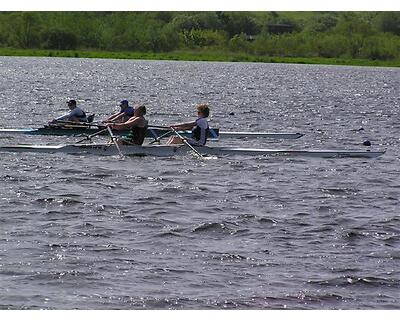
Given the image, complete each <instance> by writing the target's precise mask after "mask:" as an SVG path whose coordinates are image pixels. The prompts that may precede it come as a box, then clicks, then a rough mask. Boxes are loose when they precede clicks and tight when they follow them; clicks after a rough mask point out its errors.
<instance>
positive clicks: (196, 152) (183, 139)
mask: <svg viewBox="0 0 400 320" xmlns="http://www.w3.org/2000/svg"><path fill="white" fill-rule="evenodd" d="M171 130H172V131H173V132H174V133H175V134H176V135H177V136H178V137H179V138H181V139H182V141H183V143H185V144H186V145H187V146H188V147H189V148H190V149H192V150H193V152H194V153H195V154H196V155H197V156H198V157H199V158H200V159H202V160H204V157H203V156H202V155H201V153H200V152H198V151H197V150H196V149H195V148H194V147H193V146H192V145H191V144H190V143H189V142H187V140H186V139H185V138H184V137H182V135H181V134H180V133H179V132H178V131H176V130H175V129H174V128H173V127H171Z"/></svg>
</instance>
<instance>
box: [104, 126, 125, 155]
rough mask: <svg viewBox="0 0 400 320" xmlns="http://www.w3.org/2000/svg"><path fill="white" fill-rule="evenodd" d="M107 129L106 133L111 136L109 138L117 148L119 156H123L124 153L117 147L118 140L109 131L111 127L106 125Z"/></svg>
mask: <svg viewBox="0 0 400 320" xmlns="http://www.w3.org/2000/svg"><path fill="white" fill-rule="evenodd" d="M107 130H108V133H109V134H110V136H111V140H112V141H113V142H114V144H115V146H116V147H117V149H118V152H119V155H120V156H121V158H124V154H123V153H122V151H121V148H120V147H119V145H118V142H117V140H116V138H115V136H114V135H113V133H112V131H111V128H110V127H109V126H107Z"/></svg>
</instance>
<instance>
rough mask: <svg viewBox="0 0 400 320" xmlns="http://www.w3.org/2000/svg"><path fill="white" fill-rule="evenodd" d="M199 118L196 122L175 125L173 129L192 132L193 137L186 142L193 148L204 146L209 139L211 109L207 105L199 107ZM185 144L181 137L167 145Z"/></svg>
mask: <svg viewBox="0 0 400 320" xmlns="http://www.w3.org/2000/svg"><path fill="white" fill-rule="evenodd" d="M197 115H198V118H197V119H196V121H192V122H186V123H181V124H175V125H172V126H171V127H172V128H174V129H175V130H192V137H191V138H187V139H186V141H187V142H188V143H190V144H191V145H193V146H204V145H205V144H206V142H207V137H208V134H209V131H210V128H209V126H208V122H207V119H206V118H207V117H208V116H209V115H210V108H209V107H208V105H206V104H200V105H198V106H197ZM181 143H183V141H182V139H181V138H180V137H171V138H170V139H169V140H168V142H167V144H181Z"/></svg>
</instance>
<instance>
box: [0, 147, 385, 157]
mask: <svg viewBox="0 0 400 320" xmlns="http://www.w3.org/2000/svg"><path fill="white" fill-rule="evenodd" d="M119 147H120V151H119V150H118V149H117V147H116V146H115V145H114V144H67V145H23V144H19V145H4V146H0V152H40V153H55V152H62V153H69V154H95V155H118V154H119V153H120V152H121V153H122V154H123V155H125V156H160V157H171V156H175V155H184V154H187V153H188V152H192V150H191V149H190V148H189V147H188V146H186V145H184V144H182V145H144V146H137V145H121V146H119ZM196 151H197V152H199V153H200V154H201V155H206V156H207V155H210V156H220V155H247V156H284V157H317V158H376V157H379V156H381V155H383V154H384V153H385V151H370V150H311V149H297V150H296V149H293V150H290V149H254V148H235V147H221V146H210V147H209V146H202V147H196Z"/></svg>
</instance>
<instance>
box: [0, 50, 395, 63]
mask: <svg viewBox="0 0 400 320" xmlns="http://www.w3.org/2000/svg"><path fill="white" fill-rule="evenodd" d="M0 56H12V57H56V58H97V59H132V60H172V61H209V62H211V61H213V62H256V63H257V62H258V63H293V64H321V65H343V66H365V67H400V61H397V60H388V61H383V60H367V59H346V58H321V57H268V56H255V55H249V54H244V53H232V52H222V51H208V52H204V51H173V52H166V53H152V52H149V53H146V52H111V51H86V50H44V49H13V48H0Z"/></svg>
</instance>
